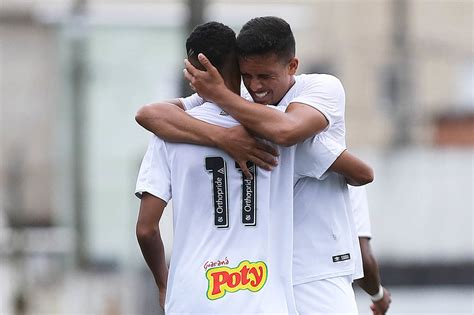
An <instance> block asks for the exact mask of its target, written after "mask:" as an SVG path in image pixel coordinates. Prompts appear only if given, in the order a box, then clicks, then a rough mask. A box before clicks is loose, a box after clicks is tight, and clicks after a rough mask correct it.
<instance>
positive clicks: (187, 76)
mask: <svg viewBox="0 0 474 315" xmlns="http://www.w3.org/2000/svg"><path fill="white" fill-rule="evenodd" d="M183 74H184V78H185V79H186V80H188V81H189V82H193V80H194V76H193V75H192V74H191V73H190V72H189V71H188V69H184V70H183Z"/></svg>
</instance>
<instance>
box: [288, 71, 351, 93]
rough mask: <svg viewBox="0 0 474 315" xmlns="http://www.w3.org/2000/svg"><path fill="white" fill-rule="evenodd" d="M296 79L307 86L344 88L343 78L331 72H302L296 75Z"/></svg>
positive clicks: (331, 88)
mask: <svg viewBox="0 0 474 315" xmlns="http://www.w3.org/2000/svg"><path fill="white" fill-rule="evenodd" d="M296 80H297V82H299V83H300V84H302V85H304V86H305V87H313V88H319V89H321V88H322V89H330V90H343V86H342V82H341V80H339V79H338V78H337V77H335V76H333V75H330V74H315V73H313V74H300V75H298V76H296Z"/></svg>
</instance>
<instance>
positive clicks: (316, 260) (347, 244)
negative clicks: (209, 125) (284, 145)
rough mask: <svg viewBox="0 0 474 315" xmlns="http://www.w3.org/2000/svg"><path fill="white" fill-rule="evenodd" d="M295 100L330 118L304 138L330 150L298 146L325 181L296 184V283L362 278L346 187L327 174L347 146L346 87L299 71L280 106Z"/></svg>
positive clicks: (187, 103)
mask: <svg viewBox="0 0 474 315" xmlns="http://www.w3.org/2000/svg"><path fill="white" fill-rule="evenodd" d="M242 97H244V98H246V99H250V96H249V94H248V92H247V91H246V90H245V89H242ZM181 102H182V103H183V104H184V107H185V108H186V109H190V108H193V107H194V106H198V105H200V104H202V102H203V100H202V98H200V97H199V96H198V95H197V94H194V95H192V96H190V97H188V98H185V99H181ZM293 102H299V103H303V104H307V105H309V106H312V107H314V108H316V109H317V110H319V111H320V112H321V113H322V114H323V115H324V116H325V117H326V119H327V121H328V126H327V127H326V129H325V130H324V132H321V133H320V134H318V135H317V136H316V137H314V138H313V139H308V140H306V141H304V143H305V144H306V143H308V142H314V139H317V142H318V143H319V146H316V147H318V148H319V150H320V151H325V152H326V155H325V156H324V158H322V159H321V158H317V159H314V160H309V159H304V157H305V156H306V154H308V152H305V151H306V150H307V148H308V146H301V145H298V146H297V152H296V165H298V166H299V165H301V164H303V161H302V160H299V157H300V156H301V157H302V158H303V159H304V160H305V161H307V163H311V165H307V166H306V167H307V168H310V169H311V167H312V169H313V173H312V174H311V175H312V176H313V177H316V178H318V179H322V180H321V181H318V180H315V179H314V178H301V179H300V180H299V181H298V182H297V183H296V185H295V196H294V198H295V199H294V222H295V227H294V260H293V263H294V265H293V271H294V274H293V281H294V283H295V284H297V283H304V282H308V281H313V280H318V279H325V278H329V277H334V276H344V275H352V276H353V278H354V279H357V278H360V277H362V275H363V269H362V258H361V253H360V246H359V241H358V237H357V233H356V227H355V222H354V218H353V213H352V209H351V208H352V207H351V205H350V198H349V195H348V189H347V185H345V179H344V178H343V177H342V176H340V175H337V174H333V173H332V172H327V173H326V170H327V169H328V168H329V166H330V165H331V164H332V162H334V160H335V159H336V158H337V157H338V156H339V155H340V154H341V152H342V151H343V149H344V148H345V146H346V143H345V121H344V111H345V94H344V89H343V87H342V84H341V82H340V81H339V80H338V79H337V78H335V77H334V76H331V75H325V74H302V75H297V76H295V84H294V85H293V86H292V87H291V89H290V90H289V91H288V92H287V93H286V94H285V96H284V97H283V99H282V100H281V101H280V103H279V104H278V107H280V108H286V107H287V106H288V105H289V104H290V103H293ZM321 146H323V147H325V149H322V148H321ZM303 152H304V154H303ZM320 156H321V155H320ZM343 184H344V185H343ZM321 187H322V188H321ZM328 209H331V211H330V213H329V210H328ZM328 238H329V240H330V241H329V242H327V240H328ZM346 254H347V255H346Z"/></svg>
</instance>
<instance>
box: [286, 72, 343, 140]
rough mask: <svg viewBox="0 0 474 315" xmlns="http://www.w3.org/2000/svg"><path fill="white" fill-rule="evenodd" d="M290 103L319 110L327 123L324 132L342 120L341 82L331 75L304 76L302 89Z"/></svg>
mask: <svg viewBox="0 0 474 315" xmlns="http://www.w3.org/2000/svg"><path fill="white" fill-rule="evenodd" d="M290 103H303V104H306V105H309V106H311V107H314V108H316V109H317V110H319V111H320V112H321V113H322V114H323V115H324V116H325V117H326V119H327V121H328V126H327V127H326V129H325V130H324V131H326V130H328V129H329V128H330V127H331V126H332V125H333V124H334V123H335V122H336V121H339V120H343V119H344V110H345V93H344V88H343V86H342V83H341V81H339V79H338V78H336V77H334V76H332V75H326V74H319V75H307V76H305V84H304V88H303V89H302V91H301V93H300V94H299V95H298V96H296V97H295V98H294V99H292V100H291V101H290Z"/></svg>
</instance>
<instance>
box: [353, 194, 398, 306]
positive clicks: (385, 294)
mask: <svg viewBox="0 0 474 315" xmlns="http://www.w3.org/2000/svg"><path fill="white" fill-rule="evenodd" d="M349 196H350V200H351V205H352V210H353V211H354V220H355V224H356V229H357V235H358V236H359V243H360V248H361V252H362V262H363V265H364V277H363V278H361V279H358V280H357V281H356V282H357V284H358V285H359V286H360V287H361V288H362V289H363V290H364V291H365V292H367V294H369V295H370V299H371V300H372V302H373V303H372V305H371V306H370V309H371V310H372V312H373V314H374V315H382V314H385V313H386V312H387V310H388V308H389V306H390V303H391V302H392V299H391V296H390V292H389V291H388V290H387V289H386V288H384V287H382V285H381V281H380V274H379V267H378V264H377V260H376V259H375V257H374V255H373V253H372V249H371V247H370V239H371V238H372V232H371V228H370V218H369V206H368V203H367V192H366V189H365V187H353V186H349Z"/></svg>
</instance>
